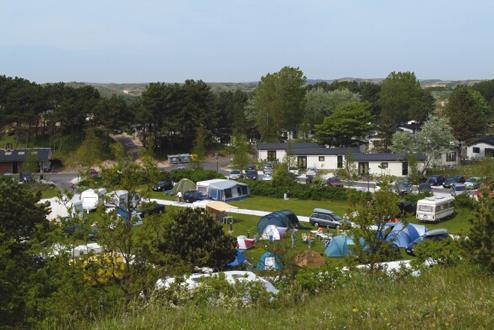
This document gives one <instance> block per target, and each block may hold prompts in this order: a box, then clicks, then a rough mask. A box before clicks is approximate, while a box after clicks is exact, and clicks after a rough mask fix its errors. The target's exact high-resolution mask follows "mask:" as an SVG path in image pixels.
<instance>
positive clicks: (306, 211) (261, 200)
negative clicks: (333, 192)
mask: <svg viewBox="0 0 494 330" xmlns="http://www.w3.org/2000/svg"><path fill="white" fill-rule="evenodd" d="M230 204H232V205H235V206H238V207H240V208H245V209H252V210H262V211H276V210H282V209H289V210H292V211H293V212H294V213H295V214H297V215H305V216H310V215H311V214H312V210H313V209H315V208H324V209H330V210H332V211H334V212H335V213H336V214H338V215H340V216H342V215H343V214H345V213H347V212H348V210H349V207H350V205H349V204H348V202H346V201H328V200H326V201H325V200H322V201H313V200H301V199H295V198H290V199H288V200H284V199H280V198H272V197H264V196H251V197H249V198H246V199H243V200H240V201H235V202H231V203H230Z"/></svg>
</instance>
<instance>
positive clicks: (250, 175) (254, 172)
mask: <svg viewBox="0 0 494 330" xmlns="http://www.w3.org/2000/svg"><path fill="white" fill-rule="evenodd" d="M245 177H246V178H247V179H250V180H257V170H247V172H245Z"/></svg>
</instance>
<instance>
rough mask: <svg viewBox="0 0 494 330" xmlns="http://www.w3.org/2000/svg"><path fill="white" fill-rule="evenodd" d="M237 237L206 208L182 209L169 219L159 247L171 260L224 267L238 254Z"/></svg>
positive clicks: (217, 267)
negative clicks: (236, 251) (226, 232)
mask: <svg viewBox="0 0 494 330" xmlns="http://www.w3.org/2000/svg"><path fill="white" fill-rule="evenodd" d="M234 243H235V240H234V239H233V237H231V236H228V235H226V234H225V232H224V231H223V226H222V225H221V224H220V223H219V222H218V220H216V219H214V218H213V217H212V216H211V215H210V214H208V213H206V212H205V211H204V210H199V209H188V208H186V209H182V210H179V211H178V212H177V213H176V214H174V215H173V216H172V217H171V219H170V221H169V222H167V224H166V228H165V231H164V233H163V239H162V242H161V244H160V245H159V247H158V249H159V251H161V253H163V254H164V255H165V256H166V257H168V260H175V261H176V262H180V263H184V262H185V263H188V264H190V265H191V266H199V267H212V268H214V269H223V268H224V267H225V266H226V264H227V263H228V262H230V261H232V260H233V258H234V256H235V248H234Z"/></svg>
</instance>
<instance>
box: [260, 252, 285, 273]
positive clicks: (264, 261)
mask: <svg viewBox="0 0 494 330" xmlns="http://www.w3.org/2000/svg"><path fill="white" fill-rule="evenodd" d="M281 268H282V263H281V259H280V257H279V256H277V255H276V254H273V253H271V252H264V254H263V255H262V256H261V257H260V258H259V261H258V262H257V265H256V269H257V270H279V269H281Z"/></svg>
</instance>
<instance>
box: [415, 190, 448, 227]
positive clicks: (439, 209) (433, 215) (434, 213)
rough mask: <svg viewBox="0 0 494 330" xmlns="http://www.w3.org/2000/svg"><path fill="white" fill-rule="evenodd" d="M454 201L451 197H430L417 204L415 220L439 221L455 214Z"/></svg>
mask: <svg viewBox="0 0 494 330" xmlns="http://www.w3.org/2000/svg"><path fill="white" fill-rule="evenodd" d="M454 201H455V199H454V198H453V197H451V196H432V197H427V198H424V199H421V200H419V201H418V202H417V219H418V220H421V221H430V222H434V221H439V220H442V219H444V218H447V217H449V216H452V215H453V214H454V213H455V208H454Z"/></svg>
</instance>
